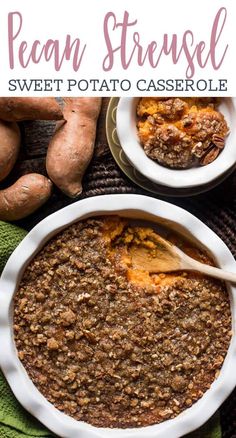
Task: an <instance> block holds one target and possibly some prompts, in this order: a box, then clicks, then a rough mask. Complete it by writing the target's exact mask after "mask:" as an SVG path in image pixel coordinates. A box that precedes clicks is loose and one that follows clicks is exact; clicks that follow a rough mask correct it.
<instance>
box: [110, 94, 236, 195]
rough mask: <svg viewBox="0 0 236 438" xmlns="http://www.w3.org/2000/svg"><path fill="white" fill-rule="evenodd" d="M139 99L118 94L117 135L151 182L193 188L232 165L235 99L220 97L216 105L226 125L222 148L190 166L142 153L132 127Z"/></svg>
mask: <svg viewBox="0 0 236 438" xmlns="http://www.w3.org/2000/svg"><path fill="white" fill-rule="evenodd" d="M139 99H140V98H137V97H122V98H121V99H120V100H119V104H118V107H117V114H116V123H117V134H118V137H119V140H120V144H121V147H122V149H123V150H124V152H125V154H126V156H127V158H128V159H129V161H130V163H131V164H132V165H133V166H134V167H135V168H136V169H137V170H138V171H139V172H140V173H142V174H143V175H144V176H146V177H147V178H149V179H150V180H151V181H153V182H155V183H156V184H161V185H164V186H168V187H173V188H188V187H197V186H201V185H204V184H208V183H210V182H211V181H213V180H214V179H216V178H217V177H219V176H221V175H223V174H224V173H225V172H226V171H227V170H228V169H230V167H232V166H233V165H235V164H236V146H235V145H236V123H235V120H236V98H231V97H223V98H222V99H221V104H220V106H219V109H220V111H221V112H222V113H223V114H224V116H225V119H226V121H227V123H228V126H229V128H230V133H229V135H228V137H227V140H226V145H225V148H224V149H223V151H222V152H221V153H220V154H219V156H218V157H217V159H216V160H215V161H213V162H212V163H211V164H208V165H207V166H198V167H192V168H190V169H170V168H168V167H164V166H162V165H161V164H158V163H157V162H156V161H153V160H151V158H149V157H148V156H147V155H146V154H145V152H144V149H143V147H142V146H141V143H140V141H139V138H138V132H137V127H136V123H137V116H136V108H137V103H138V101H139Z"/></svg>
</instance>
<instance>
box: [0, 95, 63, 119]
mask: <svg viewBox="0 0 236 438" xmlns="http://www.w3.org/2000/svg"><path fill="white" fill-rule="evenodd" d="M0 119H2V120H6V121H8V122H13V121H15V122H17V121H20V120H61V119H63V113H62V110H61V108H60V105H59V104H58V102H57V101H56V99H55V98H54V97H11V98H10V97H0Z"/></svg>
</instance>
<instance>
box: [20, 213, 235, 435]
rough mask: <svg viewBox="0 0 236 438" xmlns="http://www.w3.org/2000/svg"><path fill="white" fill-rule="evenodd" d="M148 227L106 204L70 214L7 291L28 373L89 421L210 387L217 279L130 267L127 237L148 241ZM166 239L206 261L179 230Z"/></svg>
mask: <svg viewBox="0 0 236 438" xmlns="http://www.w3.org/2000/svg"><path fill="white" fill-rule="evenodd" d="M149 227H150V225H149ZM152 233H153V230H152ZM150 235H151V233H150V228H148V226H147V224H145V223H142V224H141V225H137V223H136V222H134V221H132V220H128V219H127V220H126V219H121V218H118V217H115V216H110V217H100V218H93V219H87V220H84V221H81V222H78V223H76V224H74V225H72V226H70V227H68V228H67V229H66V230H64V231H63V232H61V233H60V234H58V235H57V236H55V237H54V238H53V239H51V240H50V241H49V242H48V243H47V244H46V245H45V246H44V248H43V249H42V250H41V251H40V252H39V253H38V254H37V255H36V256H35V258H34V259H33V260H32V261H31V262H30V264H29V265H28V267H27V268H26V270H25V272H24V274H23V277H22V279H21V281H20V284H19V287H18V291H17V292H16V295H15V300H14V337H15V342H16V347H17V350H18V355H19V358H20V360H21V361H22V363H23V365H24V367H25V369H26V370H27V373H28V375H29V376H30V378H31V380H32V381H33V382H34V384H35V385H36V386H37V388H38V389H39V391H40V392H41V393H42V394H43V395H44V396H45V397H46V398H47V399H48V400H49V401H50V402H51V403H52V404H53V405H54V406H55V407H56V408H58V409H59V410H61V411H63V412H65V413H66V414H68V415H70V416H72V417H74V418H75V419H77V420H83V421H86V422H88V423H91V424H93V425H94V426H98V427H110V428H112V427H122V428H127V427H140V426H147V425H151V424H154V423H159V422H162V421H164V420H166V419H170V418H174V417H175V416H177V415H178V414H179V413H180V412H182V411H183V410H185V409H186V408H188V407H190V406H191V405H192V404H193V403H195V402H196V401H197V400H198V399H199V398H201V397H202V396H203V394H204V392H206V391H207V390H208V388H210V386H211V384H212V382H213V381H214V380H215V379H216V378H217V376H218V374H219V371H220V368H221V366H222V363H223V361H224V358H225V355H226V352H227V349H228V347H229V343H230V339H231V314H230V304H229V298H228V294H227V291H226V289H225V286H224V284H223V283H221V282H218V281H216V280H213V279H210V278H208V277H206V276H202V275H200V274H195V273H192V272H189V273H187V272H175V273H168V274H163V273H160V274H149V273H148V272H145V271H142V270H139V271H137V270H135V269H133V267H132V265H131V264H130V260H129V247H130V245H131V244H134V245H135V244H136V242H145V244H146V245H149V246H150V248H152V247H153V241H152V239H151V238H150ZM169 240H172V241H174V242H175V243H177V244H178V246H179V247H181V248H182V249H183V250H184V251H186V252H187V253H188V254H189V255H191V256H192V257H195V258H197V259H199V260H201V261H203V262H208V263H211V260H209V258H208V256H207V255H206V254H205V253H203V252H202V251H200V250H199V249H197V248H194V247H193V246H191V244H190V243H188V242H186V241H184V240H183V239H182V238H181V237H179V236H176V235H171V234H170V235H169Z"/></svg>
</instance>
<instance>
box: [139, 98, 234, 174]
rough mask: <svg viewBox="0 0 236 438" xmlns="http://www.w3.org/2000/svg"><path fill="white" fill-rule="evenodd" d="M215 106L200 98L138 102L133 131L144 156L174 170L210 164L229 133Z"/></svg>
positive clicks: (215, 104) (210, 101) (213, 102)
mask: <svg viewBox="0 0 236 438" xmlns="http://www.w3.org/2000/svg"><path fill="white" fill-rule="evenodd" d="M218 104H219V102H218V101H217V99H216V98H204V97H203V98H183V97H181V98H177V97H171V98H170V97H165V98H160V97H150V98H149V97H143V98H141V99H140V101H139V103H138V106H137V117H138V121H137V128H138V134H139V138H140V141H141V144H142V146H143V148H144V151H145V153H146V155H147V156H148V157H150V158H151V159H153V160H155V161H157V162H158V163H160V164H162V165H164V166H167V167H171V168H176V169H178V168H179V169H181V168H188V167H193V166H196V165H206V164H210V163H211V162H212V161H214V160H215V159H216V158H217V156H218V155H219V153H220V151H221V150H222V149H223V148H224V145H225V139H226V136H227V134H228V132H229V128H228V125H227V122H226V120H225V118H224V116H223V114H222V113H221V112H220V111H219V110H218Z"/></svg>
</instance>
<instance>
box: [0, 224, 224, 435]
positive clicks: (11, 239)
mask: <svg viewBox="0 0 236 438" xmlns="http://www.w3.org/2000/svg"><path fill="white" fill-rule="evenodd" d="M26 234H27V232H26V231H25V230H23V229H21V228H18V227H16V226H15V225H12V224H8V223H5V222H1V221H0V272H2V270H3V267H4V265H5V263H6V262H7V260H8V258H9V256H10V255H11V253H12V251H13V250H14V249H15V248H16V246H17V245H18V244H19V243H20V241H21V240H22V239H23V238H24V237H25V235H26ZM0 293H1V291H0ZM1 354H3V353H1ZM53 436H54V437H55V435H53V434H52V433H50V432H49V431H48V430H47V429H46V428H45V427H44V426H43V425H42V424H41V423H39V421H37V420H36V419H35V418H34V417H32V416H31V415H30V414H29V413H28V412H26V411H25V410H24V409H23V408H22V406H21V405H20V404H19V403H18V401H17V400H16V399H15V397H14V395H13V394H12V392H11V390H10V388H9V386H8V384H7V382H6V380H5V378H4V376H3V374H2V372H1V371H0V438H27V437H38V438H43V437H48V438H52V437H53ZM221 436H222V435H221V427H220V416H219V413H218V412H217V413H216V414H215V415H214V416H213V417H212V418H211V419H210V420H209V421H208V422H207V423H206V424H205V425H204V426H202V427H201V428H200V429H198V430H197V431H196V432H193V433H191V434H189V435H187V436H186V438H187V437H188V438H221Z"/></svg>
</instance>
